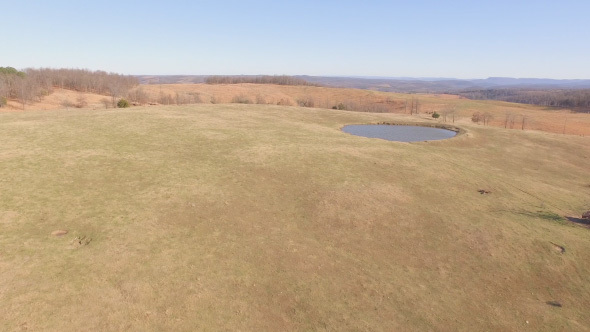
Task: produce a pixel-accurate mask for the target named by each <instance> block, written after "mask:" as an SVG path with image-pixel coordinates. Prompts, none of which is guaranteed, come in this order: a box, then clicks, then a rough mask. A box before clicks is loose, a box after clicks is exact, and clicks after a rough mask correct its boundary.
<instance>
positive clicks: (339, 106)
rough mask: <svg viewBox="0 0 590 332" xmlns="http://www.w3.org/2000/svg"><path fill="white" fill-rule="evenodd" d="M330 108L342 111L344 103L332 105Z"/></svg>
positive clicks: (344, 108)
mask: <svg viewBox="0 0 590 332" xmlns="http://www.w3.org/2000/svg"><path fill="white" fill-rule="evenodd" d="M332 109H333V110H341V111H344V110H346V105H344V104H343V103H339V104H338V105H336V106H332Z"/></svg>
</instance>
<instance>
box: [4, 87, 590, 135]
mask: <svg viewBox="0 0 590 332" xmlns="http://www.w3.org/2000/svg"><path fill="white" fill-rule="evenodd" d="M138 89H141V90H142V91H143V92H145V93H146V95H147V98H148V99H149V102H150V103H152V104H176V103H177V102H178V101H179V102H180V103H186V102H188V103H194V102H199V103H205V104H210V103H213V104H225V103H235V102H243V103H252V104H270V105H283V106H296V105H303V104H304V103H303V102H307V104H311V105H313V107H315V108H326V109H331V108H333V107H334V106H337V105H338V104H340V103H342V104H343V105H344V106H345V107H346V109H347V110H351V111H361V112H388V113H397V114H409V113H410V108H411V103H412V100H415V101H417V102H418V103H419V104H420V106H419V113H420V114H418V117H421V118H424V119H427V118H429V117H430V115H431V114H432V113H433V112H438V113H445V112H454V113H455V121H456V122H458V123H469V122H471V117H472V115H473V114H474V113H476V112H479V113H481V114H484V113H488V114H490V115H491V116H492V118H491V120H490V123H489V125H491V126H496V127H504V126H505V118H506V116H507V115H509V116H510V117H511V118H512V119H513V121H512V123H509V124H508V126H507V127H508V128H510V127H512V129H519V130H520V129H521V128H522V119H523V117H525V124H524V128H525V130H540V131H546V132H551V133H559V134H563V133H566V134H569V135H583V136H588V135H590V114H586V113H571V112H569V111H568V110H559V109H547V108H543V107H538V106H532V105H525V104H515V103H508V102H501V101H477V100H468V99H464V98H460V97H458V96H455V95H441V94H399V93H386V92H378V91H370V90H360V89H339V88H325V87H309V86H279V85H267V84H229V85H223V84H220V85H208V84H159V85H158V84H154V85H141V86H140V87H138ZM80 95H83V96H84V99H85V100H86V101H87V103H88V105H87V106H86V107H85V108H92V109H100V108H104V105H103V104H102V102H101V99H104V98H110V97H108V96H101V95H95V94H89V93H86V94H80V93H78V92H74V91H69V90H60V89H58V90H56V92H54V93H53V94H51V95H49V96H47V97H45V98H44V99H43V100H42V101H41V102H38V103H34V104H31V105H27V106H26V109H29V110H41V109H43V110H50V109H61V108H64V104H63V102H64V101H70V102H71V103H72V104H75V103H76V100H77V98H78V97H79V96H80ZM309 102H311V103H309ZM72 107H75V106H72ZM8 109H9V110H20V109H22V105H20V104H19V103H18V102H16V101H10V102H9V107H8ZM451 119H452V115H450V114H449V115H447V118H446V120H447V123H450V122H451V121H452V120H451ZM438 121H439V122H442V121H443V117H441V118H440V119H439V120H438Z"/></svg>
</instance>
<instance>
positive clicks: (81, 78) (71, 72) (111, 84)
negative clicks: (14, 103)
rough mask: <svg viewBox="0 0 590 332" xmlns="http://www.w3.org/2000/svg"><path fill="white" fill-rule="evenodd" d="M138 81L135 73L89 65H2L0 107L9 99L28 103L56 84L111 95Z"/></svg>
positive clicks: (121, 91)
mask: <svg viewBox="0 0 590 332" xmlns="http://www.w3.org/2000/svg"><path fill="white" fill-rule="evenodd" d="M138 84H139V81H138V80H137V78H135V77H133V76H126V75H120V74H116V73H107V72H105V71H90V70H87V69H51V68H39V69H35V68H27V69H25V70H23V71H19V70H16V69H14V68H12V67H0V107H1V106H3V105H5V104H6V102H7V100H8V99H14V100H18V101H19V102H20V103H21V104H22V106H23V109H24V107H25V104H27V103H29V102H34V101H40V100H41V99H42V98H43V97H44V96H47V95H49V94H50V93H52V92H53V90H54V89H55V88H61V89H68V90H75V91H80V92H91V93H96V94H102V95H107V96H111V98H112V101H113V103H114V102H115V99H116V98H118V97H121V96H124V95H125V94H126V93H127V92H128V91H129V90H130V89H131V88H133V87H134V86H136V85H138Z"/></svg>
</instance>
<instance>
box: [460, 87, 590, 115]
mask: <svg viewBox="0 0 590 332" xmlns="http://www.w3.org/2000/svg"><path fill="white" fill-rule="evenodd" d="M458 95H460V96H463V97H466V98H469V99H477V100H488V99H491V100H502V101H508V102H513V103H521V104H531V105H539V106H547V107H560V108H568V109H571V110H572V111H575V112H587V113H590V89H577V90H574V89H571V90H570V89H560V90H528V89H485V90H469V91H462V92H459V93H458Z"/></svg>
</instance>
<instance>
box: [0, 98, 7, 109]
mask: <svg viewBox="0 0 590 332" xmlns="http://www.w3.org/2000/svg"><path fill="white" fill-rule="evenodd" d="M6 103H7V100H6V97H0V107H4V105H6Z"/></svg>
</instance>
